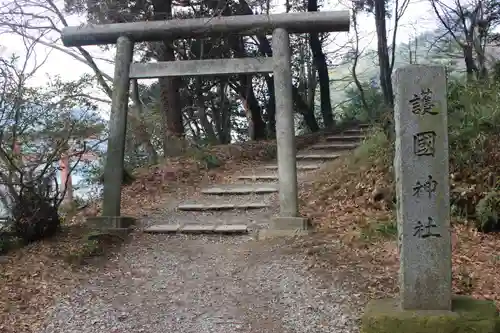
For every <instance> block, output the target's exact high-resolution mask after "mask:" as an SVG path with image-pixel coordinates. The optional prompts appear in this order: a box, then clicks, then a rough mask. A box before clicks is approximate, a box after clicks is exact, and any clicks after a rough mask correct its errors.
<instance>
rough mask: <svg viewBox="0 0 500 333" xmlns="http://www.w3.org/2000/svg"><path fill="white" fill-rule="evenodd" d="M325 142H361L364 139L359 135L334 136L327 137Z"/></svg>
mask: <svg viewBox="0 0 500 333" xmlns="http://www.w3.org/2000/svg"><path fill="white" fill-rule="evenodd" d="M325 139H326V141H337V142H352V141H363V140H364V139H365V136H364V135H361V134H357V135H355V134H350V135H342V134H335V135H329V136H327V137H326V138H325Z"/></svg>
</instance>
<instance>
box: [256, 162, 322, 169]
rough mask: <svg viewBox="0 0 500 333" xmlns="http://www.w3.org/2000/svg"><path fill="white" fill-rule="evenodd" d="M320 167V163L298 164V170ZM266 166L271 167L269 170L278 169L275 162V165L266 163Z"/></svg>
mask: <svg viewBox="0 0 500 333" xmlns="http://www.w3.org/2000/svg"><path fill="white" fill-rule="evenodd" d="M320 167H321V165H320V164H301V163H298V164H297V170H298V171H309V170H317V169H319V168H320ZM264 168H265V169H269V170H276V169H278V166H277V165H275V164H274V165H266V166H265V167H264Z"/></svg>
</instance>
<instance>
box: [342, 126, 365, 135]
mask: <svg viewBox="0 0 500 333" xmlns="http://www.w3.org/2000/svg"><path fill="white" fill-rule="evenodd" d="M367 130H368V129H367V128H351V129H347V130H345V131H342V134H344V135H345V134H349V135H361V134H364V133H366V131H367Z"/></svg>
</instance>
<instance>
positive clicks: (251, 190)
mask: <svg viewBox="0 0 500 333" xmlns="http://www.w3.org/2000/svg"><path fill="white" fill-rule="evenodd" d="M274 192H278V186H277V185H275V184H269V183H263V184H227V185H215V186H212V187H209V188H204V189H202V190H201V193H203V194H259V193H274Z"/></svg>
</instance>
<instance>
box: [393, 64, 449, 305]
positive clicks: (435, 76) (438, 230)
mask: <svg viewBox="0 0 500 333" xmlns="http://www.w3.org/2000/svg"><path fill="white" fill-rule="evenodd" d="M394 83H395V84H394V86H395V110H394V118H395V126H396V153H395V160H394V169H395V172H396V195H397V202H398V213H397V217H398V236H399V249H400V257H401V262H400V265H401V268H400V299H401V306H402V308H403V309H406V310H414V309H420V310H449V309H450V308H451V235H450V195H449V176H448V172H449V171H448V125H447V106H446V73H445V69H444V67H440V66H408V67H404V68H400V69H398V70H396V72H395V75H394Z"/></svg>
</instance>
